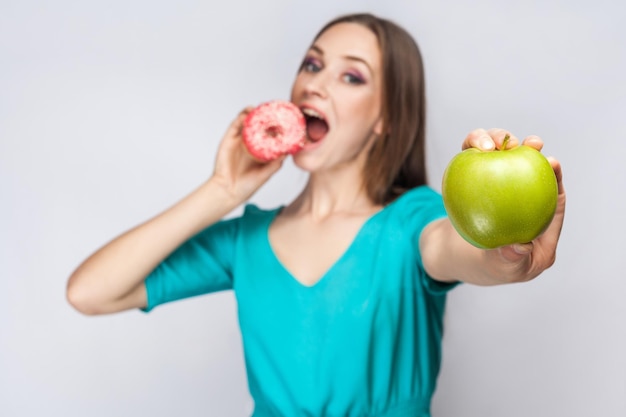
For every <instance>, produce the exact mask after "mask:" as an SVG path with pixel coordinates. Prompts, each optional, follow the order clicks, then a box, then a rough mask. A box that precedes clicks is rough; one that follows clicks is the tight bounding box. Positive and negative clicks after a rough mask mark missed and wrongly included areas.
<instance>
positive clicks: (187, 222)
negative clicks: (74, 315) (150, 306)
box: [67, 109, 282, 314]
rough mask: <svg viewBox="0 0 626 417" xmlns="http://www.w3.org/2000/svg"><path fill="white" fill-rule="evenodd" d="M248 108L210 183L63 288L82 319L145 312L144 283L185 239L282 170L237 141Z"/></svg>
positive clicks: (109, 248) (95, 258) (88, 264)
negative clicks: (262, 161)
mask: <svg viewBox="0 0 626 417" xmlns="http://www.w3.org/2000/svg"><path fill="white" fill-rule="evenodd" d="M248 111H249V109H246V110H244V111H243V112H241V113H240V114H239V116H238V117H237V118H236V119H235V120H234V121H233V122H232V124H231V125H230V127H229V129H228V131H227V132H226V134H225V136H224V138H223V139H222V143H221V144H220V149H219V151H218V155H217V160H216V164H215V170H214V173H213V175H212V176H211V178H210V179H209V180H208V181H206V182H205V183H203V184H202V185H201V186H200V187H198V188H197V189H196V190H195V191H193V192H192V193H191V194H189V195H188V196H187V197H185V198H184V199H182V200H181V201H180V202H178V203H177V204H175V205H174V206H172V207H171V208H169V209H167V210H166V211H164V212H163V213H161V214H159V215H157V216H156V217H154V218H152V219H150V220H148V221H146V222H145V223H143V224H141V225H139V226H137V227H135V228H133V229H131V230H129V231H127V232H125V233H123V234H122V235H120V236H119V237H117V238H115V239H113V240H112V241H111V242H109V243H108V244H106V245H105V246H103V247H102V248H101V249H99V250H98V251H96V252H95V253H94V254H93V255H91V256H90V257H89V258H87V259H86V260H85V261H84V262H83V263H82V264H81V265H80V266H79V267H78V268H77V269H76V270H75V271H74V273H73V274H72V275H71V277H70V279H69V281H68V285H67V298H68V301H69V302H70V304H71V305H72V306H73V307H74V308H76V309H77V310H78V311H80V312H82V313H84V314H106V313H114V312H119V311H122V310H128V309H132V308H140V307H145V306H146V304H147V295H146V290H145V285H144V280H145V278H146V277H147V276H148V274H150V272H151V271H152V270H153V269H154V268H155V267H156V266H157V265H158V264H159V263H160V262H161V261H163V260H164V259H165V258H166V257H167V256H168V255H169V254H170V253H171V252H173V251H174V250H175V249H176V248H177V247H178V246H180V245H181V244H182V243H184V242H185V241H186V240H188V239H189V238H191V237H192V236H194V235H195V234H197V233H198V232H200V231H201V230H203V229H205V228H206V227H208V226H210V225H212V224H214V223H215V222H217V221H219V220H220V219H221V218H222V217H223V216H224V215H226V214H227V213H229V212H230V211H231V210H233V209H234V208H236V207H237V206H238V205H240V204H242V203H243V202H244V201H246V200H247V199H248V198H249V197H250V196H251V195H252V194H253V193H254V192H255V191H256V190H257V189H258V188H259V187H260V186H261V185H262V184H263V183H265V182H266V181H267V180H268V179H269V178H270V177H271V175H272V174H274V173H275V172H276V171H277V170H278V169H279V168H280V166H281V164H282V159H280V160H276V161H273V162H270V163H267V164H261V163H259V162H257V161H255V160H254V159H253V158H252V157H251V156H250V155H249V154H248V153H247V151H246V150H245V148H244V146H243V143H242V141H241V127H242V124H243V121H244V119H245V116H246V114H247V113H248Z"/></svg>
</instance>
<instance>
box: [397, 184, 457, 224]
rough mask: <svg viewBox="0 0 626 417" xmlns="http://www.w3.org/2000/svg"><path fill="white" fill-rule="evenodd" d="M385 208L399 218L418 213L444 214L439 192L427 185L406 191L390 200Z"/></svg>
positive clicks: (427, 214) (428, 214)
mask: <svg viewBox="0 0 626 417" xmlns="http://www.w3.org/2000/svg"><path fill="white" fill-rule="evenodd" d="M386 209H387V210H389V211H390V212H391V213H392V214H394V215H396V216H398V217H399V218H401V219H403V218H406V217H407V216H408V217H411V216H414V215H418V214H420V215H424V216H433V215H434V216H445V208H444V206H443V198H442V197H441V194H440V193H438V192H437V191H435V190H434V189H433V188H431V187H429V186H427V185H422V186H419V187H415V188H412V189H410V190H408V191H406V192H405V193H404V194H402V195H401V196H400V197H398V198H397V199H395V200H394V201H392V202H391V203H390V204H389V205H388V206H387V207H386Z"/></svg>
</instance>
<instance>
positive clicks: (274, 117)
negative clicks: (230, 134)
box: [242, 100, 306, 162]
mask: <svg viewBox="0 0 626 417" xmlns="http://www.w3.org/2000/svg"><path fill="white" fill-rule="evenodd" d="M242 136H243V142H244V144H245V145H246V148H247V149H248V152H250V154H251V155H252V156H253V157H254V158H256V159H258V160H259V161H263V162H267V161H271V160H273V159H276V158H278V157H279V156H281V155H286V154H292V153H295V152H297V151H299V150H300V149H302V147H303V146H304V143H305V139H306V120H305V118H304V115H303V114H302V112H301V111H300V109H299V108H298V107H297V106H296V105H295V104H293V103H291V102H289V101H282V100H272V101H268V102H266V103H263V104H261V105H259V106H257V107H256V108H254V109H253V110H252V111H251V112H250V113H248V115H247V116H246V119H245V121H244V123H243V131H242Z"/></svg>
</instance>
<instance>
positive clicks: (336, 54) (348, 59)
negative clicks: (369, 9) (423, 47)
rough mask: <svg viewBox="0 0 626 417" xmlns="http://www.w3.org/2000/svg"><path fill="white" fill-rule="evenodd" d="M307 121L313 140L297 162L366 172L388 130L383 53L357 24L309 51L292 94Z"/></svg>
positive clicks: (331, 33)
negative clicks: (374, 149) (384, 115)
mask: <svg viewBox="0 0 626 417" xmlns="http://www.w3.org/2000/svg"><path fill="white" fill-rule="evenodd" d="M291 101H293V102H294V103H295V104H296V105H297V106H298V107H300V108H301V109H302V111H303V112H304V114H305V115H306V117H307V136H308V141H307V144H306V146H305V147H304V149H303V150H302V151H300V152H298V153H297V154H295V155H294V162H295V163H296V165H298V166H299V167H300V168H302V169H305V170H307V171H310V172H314V171H320V170H324V169H333V168H338V167H344V166H352V165H354V166H356V167H358V168H362V166H363V164H364V163H365V159H366V157H367V151H368V150H369V148H370V146H371V144H372V142H373V140H374V139H375V138H376V137H377V136H379V135H380V133H381V131H382V126H383V122H382V114H381V106H382V68H381V52H380V48H379V46H378V40H377V39H376V35H375V34H374V33H373V32H371V31H370V30H369V29H368V28H366V27H365V26H362V25H360V24H356V23H339V24H336V25H334V26H332V27H330V28H329V29H327V30H326V31H325V32H324V33H322V35H321V36H320V37H319V38H317V39H316V40H315V42H314V43H313V45H312V46H311V47H310V48H309V50H308V52H307V54H306V57H305V59H304V62H303V63H302V66H301V68H300V71H299V72H298V76H297V77H296V80H295V82H294V84H293V88H292V91H291Z"/></svg>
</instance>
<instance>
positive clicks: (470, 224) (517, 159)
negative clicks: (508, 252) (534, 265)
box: [442, 130, 564, 250]
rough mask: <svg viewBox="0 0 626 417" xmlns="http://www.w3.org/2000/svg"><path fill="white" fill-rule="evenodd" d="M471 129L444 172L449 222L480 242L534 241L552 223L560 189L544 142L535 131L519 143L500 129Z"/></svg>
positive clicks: (498, 244)
mask: <svg viewBox="0 0 626 417" xmlns="http://www.w3.org/2000/svg"><path fill="white" fill-rule="evenodd" d="M473 133H474V134H470V135H469V136H468V138H467V139H466V141H465V142H464V145H463V148H464V150H463V152H461V153H460V154H458V155H457V156H455V157H454V158H453V159H452V161H451V162H450V164H449V165H448V167H447V169H446V172H445V174H444V178H443V183H442V194H443V199H444V204H445V206H446V210H447V212H448V216H449V218H450V221H451V223H452V225H453V226H454V227H455V229H456V230H457V231H458V233H459V234H460V235H461V236H462V237H463V238H464V239H465V240H467V241H468V242H470V243H471V244H472V245H474V246H477V247H479V248H485V249H493V248H497V247H502V246H506V245H513V244H518V243H527V242H531V241H533V240H534V239H536V238H537V237H538V236H539V235H540V234H541V233H543V232H544V231H545V230H546V229H547V228H548V226H549V225H550V223H551V221H552V219H553V217H554V215H555V212H556V210H557V200H558V196H559V194H560V191H561V192H562V187H560V184H557V179H558V180H559V181H558V182H559V183H560V178H557V176H556V175H555V169H554V167H553V166H552V165H551V163H550V162H549V161H548V160H547V159H546V158H545V157H544V156H543V155H542V154H541V153H540V152H539V150H540V149H541V147H542V145H543V142H542V141H541V139H539V138H538V137H536V136H533V137H529V138H527V139H526V140H525V141H524V143H523V144H522V145H519V144H518V140H517V139H516V138H515V137H512V136H511V135H510V134H508V133H507V132H504V131H496V130H492V131H489V133H488V134H486V133H487V132H485V131H482V130H480V131H475V132H473ZM502 133H505V134H504V137H502V136H503V135H502ZM556 164H557V165H558V162H557V163H556ZM559 170H560V167H559ZM559 176H560V172H559ZM559 188H561V190H559ZM563 205H564V193H563ZM560 222H561V223H562V218H561V220H560ZM558 231H559V232H560V226H559V228H558ZM556 240H558V233H557V239H556ZM556 240H555V242H554V247H555V248H556ZM531 250H532V248H531Z"/></svg>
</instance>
